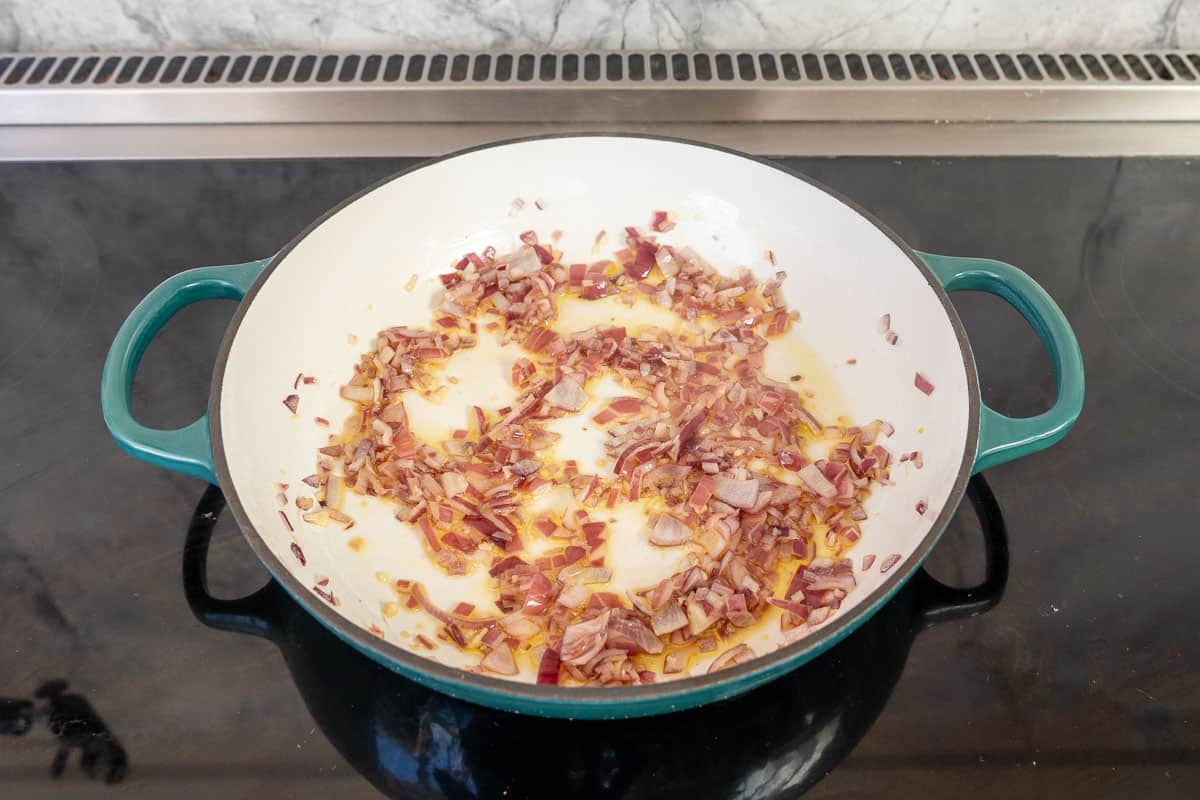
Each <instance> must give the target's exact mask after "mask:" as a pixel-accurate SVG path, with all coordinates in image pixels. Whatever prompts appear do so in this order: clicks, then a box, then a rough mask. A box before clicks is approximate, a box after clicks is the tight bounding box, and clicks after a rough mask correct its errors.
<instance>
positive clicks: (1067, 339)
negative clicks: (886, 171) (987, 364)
mask: <svg viewBox="0 0 1200 800" xmlns="http://www.w3.org/2000/svg"><path fill="white" fill-rule="evenodd" d="M917 255H919V256H920V257H921V260H922V261H924V262H925V263H926V264H928V265H929V268H930V269H931V270H933V274H934V275H935V276H936V277H937V279H938V281H940V282H941V284H942V286H944V287H945V288H946V291H949V292H955V291H979V292H988V293H989V294H994V295H997V296H998V297H1001V298H1003V299H1004V300H1006V301H1007V302H1008V303H1009V305H1011V306H1012V307H1013V308H1015V309H1016V310H1017V311H1018V312H1020V314H1021V316H1022V317H1024V318H1025V321H1026V322H1028V323H1029V324H1030V325H1031V326H1032V327H1033V329H1034V331H1036V332H1037V335H1038V337H1039V338H1040V339H1041V340H1042V344H1043V345H1045V347H1046V350H1047V351H1048V352H1049V353H1050V360H1051V362H1052V363H1053V364H1054V377H1055V383H1056V384H1057V397H1056V398H1055V400H1054V405H1053V406H1051V407H1050V410H1049V411H1046V412H1045V413H1043V414H1038V415H1037V416H1036V417H1026V418H1024V419H1014V418H1012V417H1006V416H1004V415H1003V414H1000V413H998V412H996V411H993V410H992V409H990V408H988V407H987V406H985V405H982V404H981V406H980V419H979V447H978V449H977V450H976V453H975V467H974V469H973V472H980V471H982V470H985V469H988V468H990V467H994V466H996V465H997V464H1003V463H1004V462H1006V461H1012V460H1013V459H1015V458H1020V457H1022V456H1027V455H1029V454H1030V453H1036V452H1037V451H1039V450H1044V449H1046V448H1047V447H1049V446H1050V445H1052V444H1054V443H1055V442H1057V441H1059V440H1060V439H1062V438H1063V437H1064V436H1066V435H1067V431H1069V430H1071V426H1072V425H1074V424H1075V420H1076V419H1078V418H1079V412H1080V411H1082V410H1083V385H1084V381H1083V355H1082V354H1081V353H1080V352H1079V343H1078V342H1077V341H1076V340H1075V332H1074V331H1072V330H1071V324H1070V323H1069V322H1067V318H1066V316H1065V315H1064V314H1063V312H1062V309H1061V308H1059V307H1058V304H1057V303H1055V302H1054V300H1053V299H1052V298H1051V297H1050V295H1049V294H1047V293H1046V290H1045V289H1043V288H1042V287H1041V286H1039V285H1038V283H1037V281H1035V280H1034V279H1033V278H1031V277H1029V276H1028V275H1026V274H1025V273H1024V272H1022V271H1021V270H1019V269H1017V268H1016V267H1014V266H1012V265H1011V264H1005V263H1004V262H1002V261H992V260H991V259H987V258H956V257H954V256H939V255H934V254H932V253H918V254H917Z"/></svg>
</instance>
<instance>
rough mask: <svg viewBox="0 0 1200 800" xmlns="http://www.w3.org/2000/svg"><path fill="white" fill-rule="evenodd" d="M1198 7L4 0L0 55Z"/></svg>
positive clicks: (1140, 32) (1081, 32)
mask: <svg viewBox="0 0 1200 800" xmlns="http://www.w3.org/2000/svg"><path fill="white" fill-rule="evenodd" d="M1198 45H1200V0H1091V1H1089V0H1007V1H1005V0H816V1H814V2H800V0H701V1H699V2H698V1H697V0H401V1H400V2H395V1H391V2H389V0H201V1H199V2H197V0H88V1H87V2H80V0H0V50H5V51H21V52H40V51H50V52H56V51H57V52H62V51H85V50H199V49H216V48H242V49H285V48H286V49H292V48H309V49H319V50H354V49H375V50H382V49H387V50H405V49H408V50H412V49H432V48H448V49H459V50H496V49H515V48H542V49H556V50H565V49H575V48H598V49H618V48H629V49H644V48H671V49H675V48H678V49H690V48H751V49H753V48H784V47H787V48H805V47H807V48H825V49H841V48H867V47H871V48H877V47H886V48H899V49H916V48H926V47H927V48H950V47H953V48H1030V49H1060V48H1061V49H1068V48H1084V47H1098V48H1118V49H1122V48H1164V47H1185V48H1189V47H1196V46H1198Z"/></svg>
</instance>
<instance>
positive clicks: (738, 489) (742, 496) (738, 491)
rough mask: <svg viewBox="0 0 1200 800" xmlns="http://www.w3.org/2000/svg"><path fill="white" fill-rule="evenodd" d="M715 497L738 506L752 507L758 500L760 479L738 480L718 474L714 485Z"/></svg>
mask: <svg viewBox="0 0 1200 800" xmlns="http://www.w3.org/2000/svg"><path fill="white" fill-rule="evenodd" d="M713 497H715V498H717V499H718V500H720V501H722V502H724V503H728V504H729V505H731V506H734V507H736V508H751V507H753V506H754V503H755V501H757V500H758V481H756V480H755V479H753V478H747V479H746V480H738V479H736V478H727V477H724V476H718V477H717V480H716V484H715V485H714V486H713Z"/></svg>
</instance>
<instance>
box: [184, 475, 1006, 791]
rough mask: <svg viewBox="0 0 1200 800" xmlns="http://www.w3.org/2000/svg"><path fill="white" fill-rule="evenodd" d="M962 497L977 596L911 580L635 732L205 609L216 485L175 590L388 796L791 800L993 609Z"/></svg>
mask: <svg viewBox="0 0 1200 800" xmlns="http://www.w3.org/2000/svg"><path fill="white" fill-rule="evenodd" d="M967 497H968V498H970V501H971V506H972V508H973V509H974V510H975V513H976V515H977V516H978V518H979V523H980V526H981V528H982V530H983V535H984V541H985V561H986V577H985V579H984V580H983V582H982V583H981V584H979V585H978V586H976V587H974V588H970V589H959V588H952V587H949V586H946V585H944V584H942V583H940V582H938V581H937V580H935V579H934V578H933V577H931V576H930V575H929V574H928V573H927V572H926V571H925V570H924V569H922V570H921V571H920V572H919V573H918V574H917V575H916V576H915V577H914V578H913V580H911V581H909V582H908V583H906V584H905V585H904V586H903V587H902V588H901V589H900V591H899V592H898V593H897V594H896V596H895V597H894V598H893V599H892V600H891V601H890V602H889V603H887V605H885V606H884V607H883V608H882V609H880V610H879V612H878V613H876V614H875V615H874V616H872V617H871V618H870V619H869V620H868V621H867V622H865V623H864V624H863V625H862V626H861V627H860V628H859V629H858V630H856V631H854V632H853V633H852V634H850V635H849V636H847V637H846V639H845V640H844V641H842V642H841V643H839V644H838V645H837V646H836V647H834V648H832V649H831V650H829V651H828V652H826V653H824V654H822V655H821V656H819V657H817V658H815V659H813V660H812V661H810V662H809V663H807V664H805V665H804V666H801V667H800V668H798V669H796V670H795V671H794V672H791V673H789V674H787V675H785V676H783V677H781V678H779V679H778V680H776V681H774V682H773V683H770V684H768V685H766V686H763V687H761V688H758V689H756V690H754V691H752V692H750V693H748V694H745V695H742V696H740V697H736V698H733V699H730V700H726V701H724V702H720V703H715V704H713V705H709V706H704V707H701V708H698V709H693V710H690V711H684V712H679V713H676V714H667V715H662V716H658V717H652V718H644V719H636V720H624V721H604V722H595V721H581V720H559V719H540V718H536V717H528V716H522V715H518V714H512V713H509V712H505V711H497V710H493V709H490V708H485V707H482V706H477V705H473V704H471V703H467V702H464V701H461V700H456V699H454V698H452V697H449V696H448V695H445V694H441V693H439V692H436V691H433V690H432V689H428V688H425V687H423V686H421V685H420V684H417V683H414V682H412V681H410V680H407V679H405V678H403V677H401V676H399V675H397V674H396V673H394V672H392V671H391V670H388V669H387V668H385V667H382V666H380V665H378V664H376V663H375V662H373V661H371V660H370V659H369V658H367V657H365V656H363V655H362V654H361V653H358V652H357V651H355V650H354V648H352V647H350V646H349V645H347V644H345V643H344V642H342V641H341V640H339V639H338V638H337V637H336V636H335V635H333V634H332V633H330V632H329V630H328V629H326V628H325V627H324V626H323V625H322V624H321V623H320V622H319V621H317V620H316V619H315V618H314V617H313V616H312V615H311V614H309V613H308V612H307V611H305V610H304V608H302V607H301V606H300V605H299V604H298V603H297V602H296V601H295V600H293V599H292V598H291V596H290V595H288V593H287V592H286V591H285V590H284V589H283V588H282V587H281V586H280V585H279V584H278V583H277V582H276V581H274V580H272V581H271V582H270V583H268V584H267V585H266V586H264V587H263V588H262V589H259V590H258V591H257V592H255V593H253V594H251V595H249V596H247V597H244V598H241V599H238V600H222V599H217V598H214V597H213V596H212V595H210V594H209V592H208V580H207V556H208V546H209V541H210V538H211V535H212V532H213V528H214V526H215V525H216V523H217V519H218V518H219V516H220V514H221V512H222V511H223V510H224V508H225V498H224V496H223V495H222V494H221V491H220V489H218V488H217V487H215V486H210V487H209V488H208V490H207V491H206V492H205V494H204V496H203V498H202V499H201V501H200V504H199V505H198V506H197V508H196V513H195V515H194V517H193V518H192V524H191V528H190V529H189V531H188V537H187V543H186V546H185V548H184V557H183V585H184V592H185V594H186V596H187V600H188V603H189V605H190V606H191V608H192V611H193V613H195V615H196V617H197V619H199V620H200V621H201V622H203V623H204V624H205V625H208V626H209V627H212V628H216V629H218V630H225V631H233V632H236V633H246V634H253V635H255V636H261V637H263V638H266V639H269V640H270V641H272V642H274V643H275V645H276V646H277V647H279V649H280V652H281V653H282V654H283V657H284V660H285V661H286V662H287V665H288V668H289V669H290V670H291V673H292V677H293V679H294V680H295V682H296V686H297V688H298V689H299V690H300V694H301V696H302V697H303V698H304V702H305V704H306V705H307V707H308V710H309V712H310V713H311V714H312V716H313V718H314V719H315V720H316V722H317V724H318V725H319V726H320V728H321V730H322V732H324V734H325V735H326V736H327V737H328V738H329V740H330V742H331V743H332V744H333V745H334V747H335V748H336V749H337V750H338V752H339V753H341V755H342V756H343V757H344V758H345V759H346V761H348V762H349V763H350V764H351V765H352V766H353V767H354V768H355V769H356V770H358V771H359V772H360V773H362V775H363V776H364V777H365V778H366V779H367V780H369V781H370V782H371V783H372V784H373V785H374V786H375V787H376V788H378V789H379V790H380V791H382V792H384V793H385V794H386V795H388V796H391V797H406V798H407V797H426V796H435V797H452V798H460V797H461V798H467V797H485V798H494V797H501V796H504V797H508V798H521V797H555V798H563V797H569V798H572V800H575V799H576V798H586V797H627V798H655V799H656V800H657V799H658V798H665V797H686V798H689V800H695V798H708V797H720V798H768V797H781V796H789V797H790V796H795V795H797V794H800V793H802V792H804V791H806V790H807V789H809V788H811V787H812V786H813V785H815V784H816V783H817V782H818V781H820V780H821V778H823V777H824V776H825V775H827V774H828V773H829V771H830V770H832V769H833V767H834V766H835V765H836V764H837V763H839V762H840V761H841V760H842V759H843V758H844V757H845V756H846V755H847V754H848V753H849V752H850V751H851V750H852V749H853V748H854V746H855V745H856V744H857V743H858V741H859V740H860V739H861V738H862V737H863V736H864V735H865V734H866V732H867V730H869V729H870V727H871V725H872V724H873V723H874V721H875V719H876V717H878V716H879V714H880V712H881V711H882V710H883V707H884V705H885V704H886V702H887V700H888V697H889V696H890V695H891V692H892V689H893V688H894V687H895V685H896V683H897V681H898V680H899V677H900V674H901V672H902V671H903V669H904V664H905V661H906V660H907V657H908V652H909V649H910V647H911V645H912V641H913V639H914V637H915V636H916V635H917V634H918V633H919V632H920V631H921V630H923V629H924V628H926V627H929V626H930V625H933V624H936V623H940V622H945V621H948V620H953V619H960V618H962V617H968V616H973V615H976V614H981V613H983V612H985V611H987V610H988V609H990V608H992V607H993V606H995V605H996V604H997V603H998V602H999V601H1000V598H1001V597H1002V596H1003V593H1004V589H1005V585H1006V583H1007V581H1008V542H1007V536H1006V532H1005V527H1004V520H1003V517H1002V516H1001V513H1000V508H999V506H998V505H997V503H996V499H995V497H994V496H993V495H992V492H991V490H990V488H989V487H988V485H987V483H986V481H985V480H984V479H983V477H982V476H979V475H976V476H975V477H973V478H972V479H971V481H970V484H969V485H968V488H967Z"/></svg>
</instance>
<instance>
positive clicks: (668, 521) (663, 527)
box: [650, 514, 692, 547]
mask: <svg viewBox="0 0 1200 800" xmlns="http://www.w3.org/2000/svg"><path fill="white" fill-rule="evenodd" d="M691 540H692V529H691V528H689V527H688V526H687V525H685V524H684V523H683V522H681V521H680V520H678V519H676V518H675V517H673V516H671V515H670V514H659V515H658V519H657V520H656V521H655V523H654V527H653V528H652V529H651V530H650V541H651V543H653V544H656V545H659V546H661V547H674V546H675V545H680V544H686V543H687V542H690V541H691Z"/></svg>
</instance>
